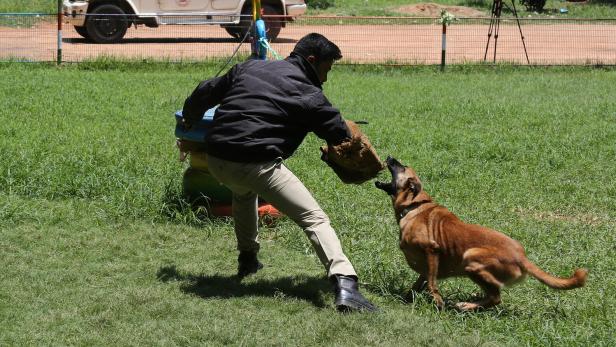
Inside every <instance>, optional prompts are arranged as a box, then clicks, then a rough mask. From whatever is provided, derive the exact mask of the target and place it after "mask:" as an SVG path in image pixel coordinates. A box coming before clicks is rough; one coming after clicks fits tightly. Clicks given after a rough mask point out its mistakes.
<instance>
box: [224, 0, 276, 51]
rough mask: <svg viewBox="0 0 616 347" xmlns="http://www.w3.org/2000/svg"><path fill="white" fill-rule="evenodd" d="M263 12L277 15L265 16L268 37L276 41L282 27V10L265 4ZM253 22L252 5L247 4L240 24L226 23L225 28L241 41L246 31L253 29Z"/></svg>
mask: <svg viewBox="0 0 616 347" xmlns="http://www.w3.org/2000/svg"><path fill="white" fill-rule="evenodd" d="M262 8H263V14H264V15H270V16H277V17H264V18H263V20H264V21H265V30H266V33H267V39H268V40H269V41H270V42H274V40H276V38H277V37H278V35H279V34H280V29H281V28H282V12H281V11H280V9H279V8H277V7H275V6H273V5H269V4H265V5H263V6H262ZM251 23H252V6H250V5H249V6H246V7H244V9H243V10H242V16H241V18H240V22H239V23H238V24H232V25H225V26H224V27H223V28H225V30H226V31H227V33H228V34H229V35H231V37H234V38H235V39H237V40H238V41H241V40H242V39H243V38H244V36H245V35H246V32H248V30H250V29H251V27H250V24H251Z"/></svg>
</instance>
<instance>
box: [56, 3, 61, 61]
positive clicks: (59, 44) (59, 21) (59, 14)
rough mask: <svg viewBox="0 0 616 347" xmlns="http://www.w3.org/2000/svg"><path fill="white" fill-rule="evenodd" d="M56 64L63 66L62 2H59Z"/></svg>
mask: <svg viewBox="0 0 616 347" xmlns="http://www.w3.org/2000/svg"><path fill="white" fill-rule="evenodd" d="M56 62H57V64H58V65H60V64H62V0H58V53H57V59H56Z"/></svg>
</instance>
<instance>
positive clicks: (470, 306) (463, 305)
mask: <svg viewBox="0 0 616 347" xmlns="http://www.w3.org/2000/svg"><path fill="white" fill-rule="evenodd" d="M480 308H481V306H479V304H477V303H474V302H459V303H457V304H456V309H458V310H459V311H462V312H468V311H476V310H478V309H480Z"/></svg>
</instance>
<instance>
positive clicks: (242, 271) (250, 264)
mask: <svg viewBox="0 0 616 347" xmlns="http://www.w3.org/2000/svg"><path fill="white" fill-rule="evenodd" d="M237 262H238V266H237V275H238V276H239V277H246V276H248V275H251V274H254V273H256V272H257V271H259V270H261V269H262V268H263V264H261V262H259V260H258V259H257V253H256V252H251V251H240V255H239V256H238V257H237Z"/></svg>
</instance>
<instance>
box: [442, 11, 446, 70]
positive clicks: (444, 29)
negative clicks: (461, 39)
mask: <svg viewBox="0 0 616 347" xmlns="http://www.w3.org/2000/svg"><path fill="white" fill-rule="evenodd" d="M446 51H447V24H446V23H445V22H443V39H442V48H441V71H445V52H446Z"/></svg>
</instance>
